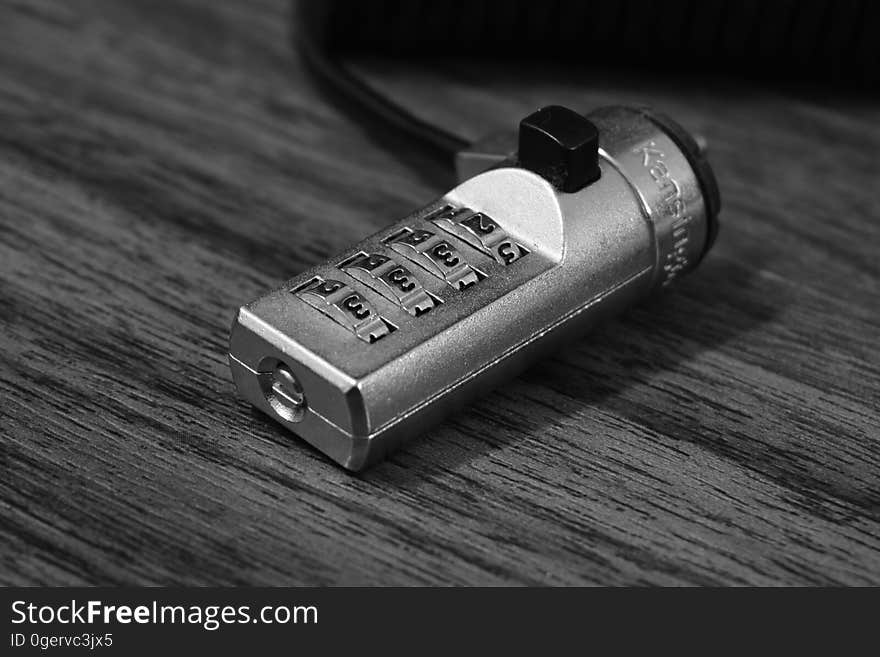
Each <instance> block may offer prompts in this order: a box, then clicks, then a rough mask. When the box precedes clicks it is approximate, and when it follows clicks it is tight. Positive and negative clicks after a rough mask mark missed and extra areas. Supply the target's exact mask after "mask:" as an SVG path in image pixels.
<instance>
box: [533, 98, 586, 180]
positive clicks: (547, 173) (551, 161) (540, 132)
mask: <svg viewBox="0 0 880 657" xmlns="http://www.w3.org/2000/svg"><path fill="white" fill-rule="evenodd" d="M518 157H519V165H520V166H521V167H523V168H524V169H529V170H530V171H534V172H535V173H537V174H539V175H540V176H543V177H544V178H546V179H547V180H548V181H549V182H551V183H552V184H553V185H555V186H556V187H558V188H559V189H561V190H562V191H564V192H576V191H578V190H579V189H581V188H583V187H585V186H586V185H589V184H590V183H591V182H593V181H594V180H597V179H598V178H599V175H600V171H599V130H598V129H597V128H596V126H595V125H593V123H592V122H591V121H589V120H588V119H586V118H585V117H583V116H581V115H580V114H578V113H577V112H575V111H573V110H570V109H568V108H567V107H561V106H559V105H550V106H548V107H544V108H543V109H539V110H538V111H537V112H535V113H534V114H530V115H529V116H527V117H526V118H524V119H523V120H522V121H521V122H520V124H519V156H518Z"/></svg>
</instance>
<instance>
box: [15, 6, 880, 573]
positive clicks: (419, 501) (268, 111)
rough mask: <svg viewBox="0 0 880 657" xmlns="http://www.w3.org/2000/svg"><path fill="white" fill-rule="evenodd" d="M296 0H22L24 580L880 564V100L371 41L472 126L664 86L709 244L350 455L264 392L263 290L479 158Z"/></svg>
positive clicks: (18, 210) (394, 75)
mask: <svg viewBox="0 0 880 657" xmlns="http://www.w3.org/2000/svg"><path fill="white" fill-rule="evenodd" d="M288 12H289V7H288V5H287V3H286V2H282V1H281V0H258V1H248V2H245V1H244V0H241V1H224V2H210V1H209V0H189V1H186V2H164V1H163V2H139V1H138V0H97V1H86V0H83V1H81V2H75V3H74V2H57V1H52V0H31V1H25V0H20V1H12V2H3V4H2V5H0V273H2V278H0V437H2V439H0V582H2V583H4V584H54V585H58V584H164V585H170V584H263V585H278V584H354V585H360V584H425V583H430V584H673V585H677V584H759V585H773V584H880V429H878V425H880V414H878V406H880V395H878V390H880V355H878V349H877V346H878V345H877V342H878V336H880V313H878V291H880V290H878V280H880V271H878V268H880V259H878V252H880V195H878V185H880V156H878V153H880V103H878V101H877V100H876V99H872V98H870V97H864V96H859V95H855V94H851V93H839V92H838V93H832V92H828V91H825V90H822V89H819V88H817V89H812V90H811V89H804V88H785V87H781V86H777V87H773V86H772V85H770V84H769V83H761V84H758V83H750V82H748V81H747V80H745V79H743V80H731V79H702V78H688V77H681V78H670V77H668V76H665V75H662V74H661V73H660V72H659V71H653V70H648V69H646V71H643V72H641V73H633V74H625V73H614V74H612V73H605V74H602V73H600V72H598V71H595V70H594V71H589V70H584V71H570V70H563V69H556V68H554V67H552V66H550V65H548V64H538V63H535V64H532V65H528V66H526V65H523V64H516V65H512V64H504V63H503V62H497V63H490V62H473V61H456V60H454V59H445V60H437V61H420V62H393V61H388V60H369V59H361V58H359V59H358V60H357V61H356V62H354V65H355V66H356V68H357V69H358V71H359V72H360V73H362V74H363V75H364V76H366V77H367V78H369V79H370V81H371V83H373V84H375V85H376V86H377V87H378V88H381V89H382V90H384V91H387V92H388V93H392V94H394V95H395V96H396V97H397V98H398V99H399V100H400V101H401V102H402V103H403V104H405V105H407V106H408V107H410V108H412V109H413V110H414V111H416V112H417V113H418V114H419V115H420V116H423V117H425V118H427V119H430V120H432V121H436V122H437V123H439V124H441V125H443V126H445V127H447V128H448V129H450V130H454V131H458V132H461V133H463V134H465V135H466V136H468V137H472V138H476V137H478V136H480V135H481V134H483V133H484V132H488V131H490V130H496V129H500V128H508V127H510V126H513V125H515V124H516V122H517V121H518V120H519V119H520V118H521V117H522V116H524V115H525V114H526V113H528V112H530V111H532V110H533V109H534V108H536V107H538V106H540V105H542V104H546V103H551V102H552V103H560V104H567V105H570V106H573V107H577V108H583V109H584V110H586V109H589V108H591V107H593V106H598V105H602V104H609V103H618V102H633V101H635V102H649V103H651V104H653V105H655V106H656V107H658V108H660V109H661V110H664V111H666V112H667V113H669V114H670V115H672V116H674V117H676V118H677V119H679V120H680V121H681V122H682V123H683V124H684V125H685V126H686V127H688V128H689V129H691V130H692V131H695V132H698V133H700V134H703V135H705V137H706V138H707V139H708V141H709V144H710V153H711V159H712V161H713V164H714V167H715V170H716V173H717V175H718V178H719V181H720V185H721V189H722V194H723V198H724V209H723V212H722V232H721V235H720V238H719V240H718V243H717V245H716V247H715V249H714V251H713V252H712V253H711V255H710V256H709V257H708V258H707V260H706V261H705V263H704V264H703V265H702V267H701V268H700V270H698V272H697V273H695V274H694V275H692V276H690V277H689V278H687V279H686V280H684V281H682V282H681V284H680V285H679V286H678V287H677V288H676V289H675V290H674V291H671V292H669V293H666V294H664V295H663V296H662V297H658V298H656V299H654V300H651V301H650V302H648V303H646V304H644V305H642V306H640V307H638V308H635V309H633V310H631V311H630V312H628V313H627V314H626V315H625V316H624V317H622V318H620V319H619V320H617V321H615V322H613V323H611V324H607V325H605V326H604V327H602V328H600V329H599V330H598V331H596V332H594V333H592V334H590V335H589V336H585V337H584V338H583V339H582V340H580V341H578V342H576V343H574V344H572V345H570V346H569V347H568V348H566V349H565V350H563V351H562V352H561V353H559V354H558V356H556V357H555V358H553V359H550V360H547V361H546V362H543V363H541V364H540V365H539V366H537V367H535V368H533V369H532V370H530V371H529V372H528V373H527V374H525V375H524V376H522V377H520V378H518V379H515V380H512V381H510V382H509V383H507V384H506V385H504V386H502V387H501V388H500V389H499V390H497V392H495V393H493V394H491V395H490V396H488V397H486V398H483V399H481V400H479V401H477V402H475V403H474V404H473V405H472V406H471V407H470V408H469V409H468V410H466V411H465V412H462V413H460V414H458V415H457V416H455V417H454V418H452V419H450V420H449V421H447V422H445V423H444V424H443V425H442V426H441V427H440V428H438V429H436V430H434V431H431V432H429V433H427V434H426V435H425V436H423V437H421V438H420V439H418V440H415V441H414V442H412V443H410V444H409V445H408V446H407V447H405V448H404V449H403V450H402V451H399V452H397V453H396V454H395V455H394V456H392V458H390V459H389V460H388V461H387V462H384V463H382V464H380V465H378V466H377V467H375V468H373V469H371V470H369V471H367V472H366V473H364V474H363V475H360V476H353V475H350V474H347V473H346V472H344V471H342V470H341V469H339V468H338V467H336V466H335V465H333V464H332V463H331V462H329V461H328V460H327V459H325V458H324V457H323V456H321V455H320V454H319V453H317V452H316V451H314V450H312V449H311V448H309V447H307V446H306V445H304V444H303V443H301V442H299V441H298V440H297V439H295V437H294V436H292V435H290V434H288V433H286V432H285V431H284V430H283V429H281V428H280V427H279V426H278V425H276V424H275V423H273V422H272V421H271V420H269V419H267V418H265V417H263V416H260V415H258V414H255V413H253V412H251V411H250V410H249V408H248V406H247V405H245V404H244V403H242V402H240V401H237V400H236V397H235V394H234V390H233V388H232V384H231V380H230V375H229V370H228V367H227V363H226V348H227V337H228V330H229V326H230V324H231V321H232V317H233V314H234V311H235V309H236V308H237V306H239V305H240V304H242V303H245V302H247V301H250V300H251V299H253V298H255V297H256V296H258V295H259V294H260V293H261V292H262V291H264V290H266V289H268V288H269V287H271V286H273V285H275V284H277V283H278V282H279V281H281V280H283V279H286V278H288V277H290V276H292V275H293V274H296V273H298V272H300V271H302V270H303V269H304V268H306V267H308V266H310V265H312V264H315V263H317V262H320V261H322V260H324V259H325V258H327V257H328V256H331V255H333V254H335V253H337V252H338V251H340V250H341V249H343V248H344V247H346V246H347V245H349V244H351V243H352V242H354V241H356V240H358V239H360V238H362V237H364V236H366V235H367V234H369V233H372V232H374V231H375V230H377V229H379V228H381V227H382V226H384V225H386V224H388V223H390V222H391V221H392V220H395V219H397V218H399V217H401V216H403V215H404V214H406V213H408V212H409V211H410V210H412V209H413V208H415V207H417V206H421V205H423V204H425V203H426V202H428V201H430V200H431V199H432V198H434V197H435V196H437V195H438V194H439V193H441V192H443V191H445V188H446V187H447V186H448V185H449V184H450V182H451V173H450V171H449V170H446V169H444V168H443V167H442V166H440V165H439V164H436V163H432V162H430V161H427V160H425V159H424V157H422V156H420V154H419V153H418V152H414V151H413V150H412V149H411V148H408V147H407V146H406V144H404V143H402V142H400V141H399V140H398V139H396V138H395V136H394V135H389V134H387V133H385V132H383V131H378V130H376V129H373V128H371V127H369V126H365V125H364V124H362V122H360V121H358V117H357V115H356V112H352V111H351V110H350V109H343V108H340V107H339V106H338V105H337V104H335V103H334V102H332V100H331V99H328V98H327V97H326V96H325V95H324V93H323V92H322V91H321V90H320V89H319V88H318V87H317V86H316V85H315V83H314V81H313V80H312V79H311V78H310V77H309V76H308V75H307V74H306V72H305V71H304V69H303V66H302V64H301V63H300V62H299V61H298V59H297V56H296V54H295V53H294V52H293V50H292V48H291V46H290V28H289V24H288Z"/></svg>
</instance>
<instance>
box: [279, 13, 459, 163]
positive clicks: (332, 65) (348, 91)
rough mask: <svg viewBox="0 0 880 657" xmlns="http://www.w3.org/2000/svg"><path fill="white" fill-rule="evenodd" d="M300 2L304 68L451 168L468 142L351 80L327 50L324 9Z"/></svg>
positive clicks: (326, 20) (351, 77)
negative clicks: (455, 157) (455, 158)
mask: <svg viewBox="0 0 880 657" xmlns="http://www.w3.org/2000/svg"><path fill="white" fill-rule="evenodd" d="M328 4H329V3H323V2H309V1H306V2H300V3H299V9H298V13H297V18H298V24H299V29H298V30H297V34H296V35H295V36H296V42H297V45H298V46H299V50H300V52H301V53H302V56H303V59H304V60H305V62H306V64H307V66H308V67H309V69H310V70H311V71H312V73H313V74H315V75H316V76H317V77H318V78H319V79H320V80H321V81H323V82H325V83H326V84H327V85H328V86H329V87H330V88H331V89H333V90H334V91H336V92H337V93H339V94H340V95H342V96H344V97H345V98H347V99H348V100H350V101H351V102H353V103H355V104H356V105H357V106H358V107H359V108H360V109H362V110H366V111H367V112H369V113H370V114H371V115H372V117H373V118H374V119H376V120H378V121H381V122H382V123H384V124H385V125H386V126H387V127H389V128H393V129H395V130H396V131H399V132H403V133H404V134H406V135H407V136H408V137H410V138H411V139H413V140H415V141H417V142H419V143H421V145H422V146H423V147H425V149H426V150H428V151H430V152H432V153H433V154H434V155H435V156H436V157H438V158H442V159H443V160H444V163H445V164H447V165H451V163H452V159H453V157H454V156H455V154H456V153H457V152H458V151H460V150H462V149H463V148H465V147H466V146H468V145H469V144H470V141H469V140H467V139H464V138H463V137H460V136H458V135H455V134H452V133H450V132H447V131H445V130H443V129H442V128H439V127H437V126H435V125H432V124H430V123H427V122H425V121H423V120H422V119H420V118H418V117H417V116H415V115H413V114H412V113H411V112H409V111H407V110H405V109H404V108H403V107H401V106H400V105H398V104H397V103H395V102H394V101H392V100H391V99H390V98H388V97H387V96H384V95H382V94H380V93H379V92H377V91H375V90H374V89H372V88H371V87H370V86H369V85H367V84H366V83H365V82H363V81H362V80H360V79H358V78H357V77H355V76H354V75H353V74H352V73H351V72H350V71H349V70H348V69H346V68H345V66H344V65H343V64H342V63H341V62H340V61H339V59H338V58H337V57H336V56H335V54H334V53H333V51H332V49H331V48H330V40H329V29H328V17H329V12H328V11H327V6H328Z"/></svg>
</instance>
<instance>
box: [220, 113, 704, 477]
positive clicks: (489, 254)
mask: <svg viewBox="0 0 880 657" xmlns="http://www.w3.org/2000/svg"><path fill="white" fill-rule="evenodd" d="M588 119H589V121H590V122H591V123H592V125H593V126H595V128H596V130H597V131H598V158H597V165H598V169H597V174H598V178H597V179H595V180H592V181H590V182H589V183H588V184H585V185H584V186H583V187H581V188H580V189H578V190H577V191H570V192H569V191H562V189H561V186H560V184H559V181H558V180H557V179H556V178H553V177H551V176H549V175H548V174H547V173H546V171H545V170H543V169H542V172H540V173H537V172H535V171H534V170H530V169H527V168H524V167H523V166H521V165H522V162H523V161H524V158H520V157H519V156H518V155H517V154H516V153H515V152H513V151H514V150H516V140H515V138H511V140H510V146H511V148H510V150H511V152H510V153H507V152H505V148H503V147H502V148H500V149H499V150H498V151H497V152H496V153H494V154H492V153H490V154H486V157H484V158H483V159H482V161H484V162H485V163H486V164H487V165H490V166H494V167H495V168H492V169H490V170H488V171H485V172H484V173H480V174H478V175H476V176H474V177H472V178H469V179H467V180H465V181H463V182H462V183H461V184H459V186H458V187H456V188H455V189H453V190H452V191H450V192H449V193H447V194H446V195H444V196H443V197H441V198H439V199H437V200H436V201H434V202H433V203H430V204H429V205H427V206H426V207H424V208H422V209H421V210H418V211H416V212H414V213H413V214H411V215H410V216H408V217H406V218H405V219H403V220H401V221H400V222H398V223H396V224H393V225H391V226H389V227H388V228H385V229H383V230H381V231H379V232H378V233H376V234H375V235H372V236H371V237H368V238H367V239H365V240H364V241H362V242H361V243H359V244H356V245H354V246H352V247H351V248H350V249H348V250H347V251H345V252H343V253H341V254H339V255H338V256H336V257H334V258H332V259H330V260H328V261H327V262H325V263H323V264H320V265H318V266H316V267H314V268H312V269H310V270H309V271H307V272H304V273H303V274H301V275H299V276H297V277H295V278H293V279H291V280H290V281H287V282H286V283H285V284H284V285H282V286H280V287H278V288H276V289H275V290H273V291H270V292H269V293H268V294H266V295H265V296H263V297H261V298H259V299H257V300H256V301H254V302H253V303H251V304H248V305H247V306H244V307H242V308H241V309H240V311H239V313H238V316H237V317H236V320H235V322H234V324H233V329H232V335H231V339H230V354H229V360H230V365H231V369H232V374H233V378H234V381H235V385H236V387H237V389H238V392H239V394H240V395H241V396H242V397H243V398H244V399H246V400H247V401H249V402H250V403H251V404H253V405H254V406H256V407H257V408H260V409H261V410H263V411H264V412H266V413H267V414H269V415H270V416H272V417H274V418H275V419H276V420H277V421H279V422H281V423H282V424H284V425H285V426H286V427H288V428H289V429H290V430H291V431H293V432H294V433H295V434H297V435H298V436H300V437H302V438H304V439H305V440H306V441H308V442H309V443H311V444H312V445H314V446H315V447H317V448H318V449H320V450H321V451H323V452H324V453H326V454H327V455H328V456H330V457H331V458H332V459H334V460H335V461H337V462H338V463H340V464H341V465H343V466H344V467H346V468H349V469H352V470H359V469H361V468H363V467H365V466H366V465H368V464H370V463H372V462H375V461H377V460H379V459H381V458H382V457H384V456H385V455H386V454H387V453H388V452H389V451H390V450H392V449H394V448H395V447H397V446H398V445H399V444H400V443H401V442H402V441H404V440H406V439H408V438H410V437H413V436H416V435H418V434H421V433H423V432H424V431H425V430H426V429H427V428H429V427H430V426H431V425H433V424H435V423H437V422H438V421H440V420H441V419H442V418H443V417H444V416H446V415H447V414H449V413H450V412H451V411H452V410H454V409H456V408H459V407H460V406H461V405H463V404H465V403H467V402H468V401H470V400H471V399H473V398H474V397H475V396H478V395H480V394H482V393H484V392H485V391H487V390H488V389H490V388H491V387H492V386H494V385H497V384H498V383H499V382H501V381H504V380H506V379H509V378H510V377H512V376H514V375H516V374H517V373H518V372H519V371H521V370H522V369H523V368H525V367H526V366H528V365H529V364H530V363H533V362H534V361H535V360H536V359H538V358H540V357H542V356H543V355H545V354H547V353H548V352H549V351H551V350H553V349H555V348H557V347H558V346H559V344H560V342H563V341H565V340H567V339H571V338H573V337H577V336H580V335H582V334H583V333H584V332H585V331H587V330H588V329H589V328H590V327H591V326H592V325H593V324H595V323H596V322H597V321H600V320H601V319H602V318H604V317H607V316H609V315H613V314H615V313H618V312H620V311H621V310H623V309H625V308H626V307H627V306H629V305H631V304H633V303H635V302H636V301H638V300H639V299H641V298H643V297H645V296H646V295H648V294H650V293H652V292H653V291H656V290H658V289H659V288H662V287H663V286H665V285H668V284H669V283H671V282H672V281H674V280H675V279H676V278H677V277H679V276H681V275H682V274H684V273H686V272H688V271H689V270H691V269H692V268H693V267H694V266H696V264H697V263H698V262H699V260H700V259H701V258H702V256H703V254H704V253H705V251H706V250H707V249H708V247H709V245H710V244H711V239H712V237H713V235H714V230H715V223H714V222H715V220H716V218H715V215H716V214H717V210H718V207H717V206H718V202H717V188H715V187H714V179H707V176H708V177H709V178H711V171H710V170H708V165H707V164H706V163H705V161H704V160H703V159H702V155H701V154H700V153H699V152H698V149H696V146H695V145H694V144H693V142H692V141H691V142H687V139H689V137H687V135H685V134H684V133H683V132H682V131H681V129H680V128H679V127H678V126H676V125H675V124H672V123H670V122H669V121H668V119H665V118H663V117H660V118H658V117H657V116H656V115H653V114H651V113H649V112H648V111H646V110H641V109H630V108H605V109H602V110H598V111H597V112H594V113H593V114H591V115H588ZM552 128H553V126H551V128H550V129H548V130H550V132H552ZM551 136H552V135H551ZM563 141H564V140H563ZM503 142H504V140H503V139H502V140H500V142H498V140H496V143H501V144H503ZM533 168H534V167H533ZM546 170H553V171H556V172H557V173H558V170H556V169H553V167H549V168H547V169H546ZM707 171H708V173H707ZM555 175H556V174H554V176H555Z"/></svg>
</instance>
